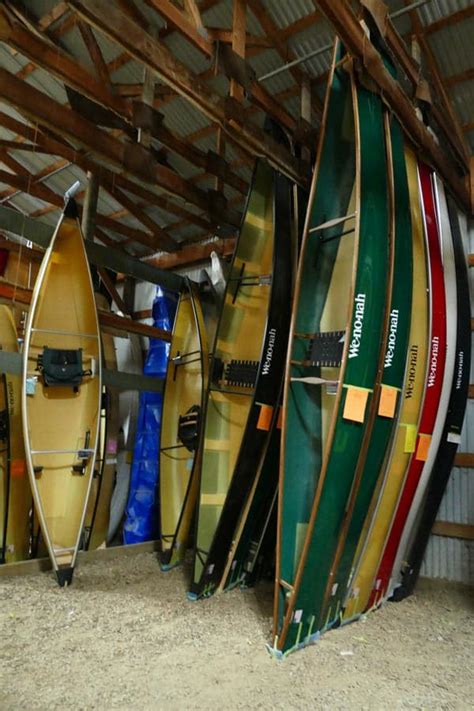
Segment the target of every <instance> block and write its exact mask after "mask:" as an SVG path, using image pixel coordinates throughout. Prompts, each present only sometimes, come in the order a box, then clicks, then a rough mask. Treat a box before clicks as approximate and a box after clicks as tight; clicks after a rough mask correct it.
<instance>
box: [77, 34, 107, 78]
mask: <svg viewBox="0 0 474 711" xmlns="http://www.w3.org/2000/svg"><path fill="white" fill-rule="evenodd" d="M78 27H79V32H80V33H81V37H82V39H83V41H84V44H85V45H86V48H87V51H88V52H89V56H90V58H91V60H92V64H93V65H94V68H95V70H96V72H97V74H98V75H99V79H100V80H101V82H102V84H104V85H105V86H106V87H107V89H110V88H111V85H110V74H109V69H108V67H107V65H106V63H105V61H104V57H103V55H102V50H101V49H100V47H99V43H98V42H97V40H96V38H95V35H94V33H93V31H92V30H91V28H90V26H89V25H88V24H87V22H82V21H79V22H78Z"/></svg>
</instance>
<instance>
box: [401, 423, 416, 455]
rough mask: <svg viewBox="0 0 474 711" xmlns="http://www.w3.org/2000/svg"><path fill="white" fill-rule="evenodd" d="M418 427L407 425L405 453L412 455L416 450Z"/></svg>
mask: <svg viewBox="0 0 474 711" xmlns="http://www.w3.org/2000/svg"><path fill="white" fill-rule="evenodd" d="M416 435H417V430H416V425H405V444H404V447H403V451H404V452H406V453H407V454H411V453H412V452H414V451H415V449H416Z"/></svg>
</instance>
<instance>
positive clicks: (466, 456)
mask: <svg viewBox="0 0 474 711" xmlns="http://www.w3.org/2000/svg"><path fill="white" fill-rule="evenodd" d="M454 466H455V467H466V468H467V469H472V467H474V452H458V453H457V454H456V457H455V459H454Z"/></svg>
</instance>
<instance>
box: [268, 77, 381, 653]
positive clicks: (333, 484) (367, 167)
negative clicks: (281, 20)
mask: <svg viewBox="0 0 474 711" xmlns="http://www.w3.org/2000/svg"><path fill="white" fill-rule="evenodd" d="M336 71H338V70H336ZM339 71H344V70H339ZM351 92H352V96H353V106H354V117H355V123H354V127H355V136H356V142H357V144H358V146H357V148H358V150H357V151H356V156H357V171H356V175H357V178H358V179H360V193H359V190H357V192H358V193H359V194H358V197H359V199H360V201H359V202H358V205H357V207H356V210H357V213H358V220H359V225H358V227H359V240H360V242H359V250H358V255H357V272H356V280H355V290H354V293H355V296H354V300H353V308H352V314H351V317H350V329H349V332H348V333H347V332H346V343H345V346H346V352H345V354H344V355H345V358H346V364H345V370H343V373H342V374H341V376H340V380H342V381H343V382H340V383H339V388H338V389H339V392H340V393H341V390H342V385H344V386H345V387H344V392H343V393H341V395H342V396H340V399H339V401H338V403H337V409H336V410H335V414H336V418H335V423H334V440H333V441H330V442H328V443H326V452H325V455H324V458H323V463H322V466H321V473H320V476H319V480H318V485H317V488H316V492H315V496H314V501H313V507H312V511H311V518H310V521H309V525H308V530H307V532H306V536H305V540H304V544H303V552H302V554H301V558H300V560H299V564H298V569H297V572H296V576H295V578H294V581H292V580H286V583H290V584H292V583H293V591H292V592H291V593H290V594H289V595H288V597H287V600H286V603H287V604H286V609H285V608H284V605H282V608H283V610H282V612H284V617H283V621H282V624H281V627H280V629H279V634H278V640H277V649H278V650H279V651H280V652H288V651H290V650H292V649H294V648H296V647H297V646H299V645H303V644H307V643H309V642H311V641H312V640H313V639H314V635H317V634H318V632H319V630H321V628H322V627H323V625H324V620H323V619H322V612H323V609H322V608H323V598H324V594H325V590H326V586H327V581H328V577H329V572H330V567H331V563H332V560H333V559H334V555H335V553H336V548H337V543H338V538H339V532H340V530H341V526H342V525H343V520H344V513H345V509H346V504H347V502H348V498H349V496H350V492H351V488H352V484H353V481H354V477H355V474H356V464H357V461H358V456H359V452H360V451H361V449H362V448H363V447H364V446H365V441H366V438H367V436H368V435H369V434H370V432H369V430H370V422H371V416H370V411H371V403H372V395H371V391H372V388H373V386H374V383H375V381H376V377H377V371H378V364H379V360H380V356H381V347H382V339H383V325H384V320H385V319H384V315H385V309H386V303H387V301H386V292H387V283H388V267H389V264H388V261H389V260H388V255H389V240H388V239H387V233H388V232H389V219H388V218H389V215H388V194H387V175H386V160H385V152H384V126H383V117H382V105H381V102H380V99H379V97H377V96H375V95H374V94H371V93H370V92H368V91H366V90H365V89H362V88H360V87H359V88H357V87H356V85H355V82H354V77H353V75H352V73H351ZM325 189H328V188H327V187H326V188H325ZM327 217H329V218H331V217H332V215H331V216H329V215H328V216H327ZM334 217H336V216H334ZM343 239H344V238H343ZM352 388H354V389H358V390H357V393H358V394H360V393H361V392H363V398H364V400H365V401H366V405H365V407H362V410H361V411H360V410H358V411H357V413H356V412H355V411H353V410H352V409H351V410H350V411H349V406H351V408H352V402H353V401H352V400H351V397H352V394H353V393H354V392H355V391H354V390H351V389H352ZM354 402H357V398H354ZM359 418H360V420H359ZM356 420H359V421H356ZM329 447H330V449H329ZM302 454H303V453H302ZM304 454H306V452H305V453H304ZM303 456H304V455H303ZM300 460H301V454H300V456H299V457H298V459H296V461H294V462H293V463H292V467H293V468H296V469H297V470H298V467H299V461H300ZM282 594H284V588H283V586H282V587H281V589H280V591H279V595H280V597H282Z"/></svg>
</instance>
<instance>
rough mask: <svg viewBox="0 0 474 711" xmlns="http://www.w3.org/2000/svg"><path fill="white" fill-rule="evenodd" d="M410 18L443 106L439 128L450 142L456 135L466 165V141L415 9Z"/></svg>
mask: <svg viewBox="0 0 474 711" xmlns="http://www.w3.org/2000/svg"><path fill="white" fill-rule="evenodd" d="M409 2H410V0H405V4H409ZM409 14H410V19H411V22H412V26H413V29H414V31H415V35H416V38H417V40H418V42H419V45H420V48H421V50H422V52H423V54H424V56H425V59H426V62H427V65H428V68H429V70H430V73H431V78H432V82H433V85H434V88H435V90H436V93H437V95H438V96H439V98H440V100H441V104H442V106H443V107H444V111H445V112H446V113H444V112H443V114H442V123H441V124H440V127H441V129H442V130H443V132H444V133H446V132H447V133H448V136H447V137H448V139H450V140H451V142H452V134H453V132H454V134H455V137H456V143H457V146H456V147H457V148H458V152H461V154H462V156H464V163H465V164H466V165H467V156H468V153H469V151H468V148H467V143H466V139H465V137H464V135H463V132H462V129H461V126H460V123H459V120H458V118H457V116H456V113H455V111H454V109H453V107H452V104H451V101H450V99H449V96H448V94H447V92H446V85H447V84H446V82H445V81H443V79H442V77H441V73H440V71H439V67H438V62H437V61H436V57H435V56H434V54H433V51H432V49H431V47H430V44H429V42H428V40H427V39H426V37H425V36H424V34H423V26H422V24H421V20H420V18H419V16H418V13H417V11H416V10H412V11H411V12H410V13H409ZM440 117H441V114H439V112H438V121H439V119H440Z"/></svg>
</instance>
